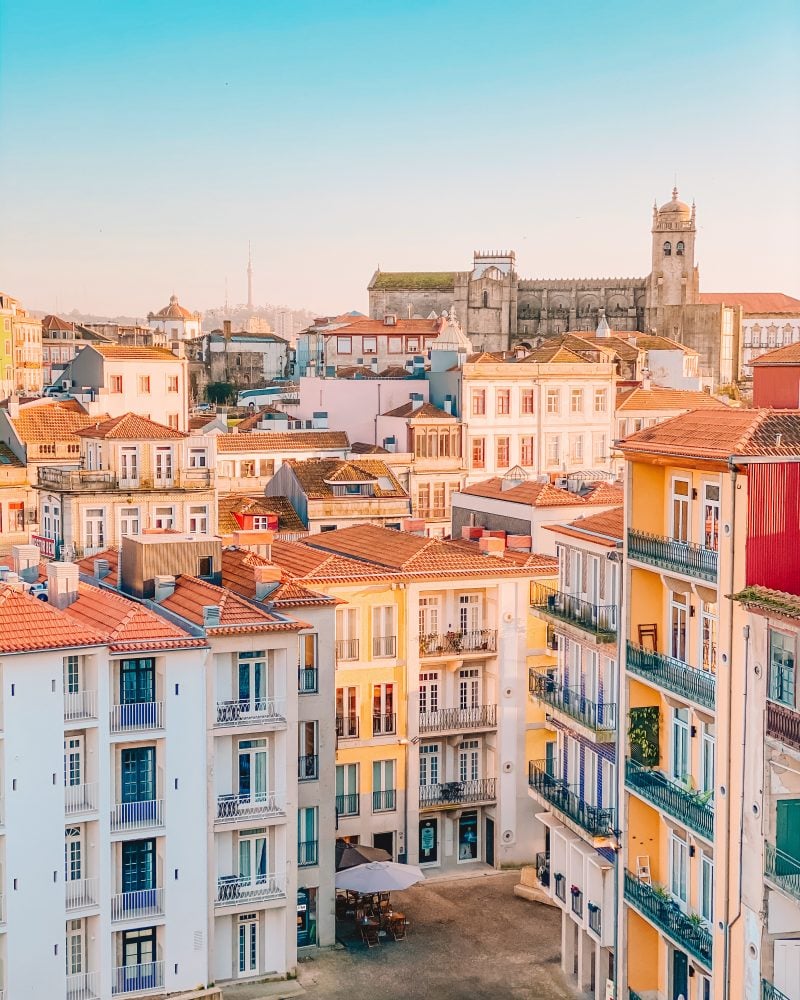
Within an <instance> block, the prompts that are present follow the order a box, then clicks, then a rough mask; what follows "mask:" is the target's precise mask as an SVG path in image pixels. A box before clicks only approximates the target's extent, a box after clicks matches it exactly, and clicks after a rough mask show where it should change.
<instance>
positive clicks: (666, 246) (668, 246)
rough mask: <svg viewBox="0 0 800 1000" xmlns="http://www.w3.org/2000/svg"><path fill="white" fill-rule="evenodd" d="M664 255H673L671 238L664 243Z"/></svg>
mask: <svg viewBox="0 0 800 1000" xmlns="http://www.w3.org/2000/svg"><path fill="white" fill-rule="evenodd" d="M664 256H665V257H671V256H672V244H671V243H670V241H669V240H667V242H666V243H665V244H664Z"/></svg>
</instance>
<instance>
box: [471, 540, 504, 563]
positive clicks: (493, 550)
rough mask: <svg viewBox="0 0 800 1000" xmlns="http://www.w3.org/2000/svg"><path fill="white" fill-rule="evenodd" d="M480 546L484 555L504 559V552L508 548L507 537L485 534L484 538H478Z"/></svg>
mask: <svg viewBox="0 0 800 1000" xmlns="http://www.w3.org/2000/svg"><path fill="white" fill-rule="evenodd" d="M478 548H479V549H480V551H481V552H483V554H484V555H487V556H496V557H498V558H500V559H502V558H503V553H504V552H505V550H506V540H505V538H494V537H492V536H491V535H484V536H483V538H479V539H478Z"/></svg>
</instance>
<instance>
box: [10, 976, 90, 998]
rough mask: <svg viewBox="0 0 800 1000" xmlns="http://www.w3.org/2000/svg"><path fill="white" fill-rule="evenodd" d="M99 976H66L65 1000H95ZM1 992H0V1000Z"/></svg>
mask: <svg viewBox="0 0 800 1000" xmlns="http://www.w3.org/2000/svg"><path fill="white" fill-rule="evenodd" d="M99 991H100V982H99V976H98V974H97V973H96V972H78V973H76V974H75V975H73V976H67V997H66V1000H97V997H99V996H100V992H99ZM2 998H3V991H2V990H0V1000H2Z"/></svg>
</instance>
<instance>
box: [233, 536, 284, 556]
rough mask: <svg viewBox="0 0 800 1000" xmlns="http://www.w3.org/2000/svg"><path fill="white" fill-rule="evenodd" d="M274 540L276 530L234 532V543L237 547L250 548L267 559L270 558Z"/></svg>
mask: <svg viewBox="0 0 800 1000" xmlns="http://www.w3.org/2000/svg"><path fill="white" fill-rule="evenodd" d="M274 541H275V532H274V531H234V533H233V544H234V545H235V546H236V547H237V548H239V549H248V550H249V551H250V552H255V553H257V554H258V555H260V556H263V557H264V558H265V559H269V557H270V555H271V552H272V543H273V542H274Z"/></svg>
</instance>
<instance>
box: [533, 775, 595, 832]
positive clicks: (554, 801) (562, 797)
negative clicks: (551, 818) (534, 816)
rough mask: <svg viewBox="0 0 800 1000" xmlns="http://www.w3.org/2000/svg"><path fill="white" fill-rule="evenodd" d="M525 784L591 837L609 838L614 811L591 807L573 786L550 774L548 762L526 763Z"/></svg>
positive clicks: (576, 787)
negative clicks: (526, 780)
mask: <svg viewBox="0 0 800 1000" xmlns="http://www.w3.org/2000/svg"><path fill="white" fill-rule="evenodd" d="M528 784H529V785H530V787H531V788H532V789H533V791H534V792H536V793H537V794H538V795H541V797H542V798H543V799H544V800H545V802H548V803H549V804H550V805H551V806H553V808H554V809H557V810H558V811H559V812H560V813H563V814H564V815H565V816H567V817H568V818H569V819H571V820H572V821H573V822H575V823H577V824H578V826H580V827H582V828H583V829H584V830H586V832H587V833H589V834H591V836H593V837H610V836H611V835H612V834H613V832H614V810H613V809H611V808H602V807H600V806H593V805H590V804H589V803H588V802H586V801H585V800H584V799H582V798H581V797H580V794H579V789H578V786H577V785H568V784H567V783H566V782H565V781H564V780H563V779H561V778H559V777H557V776H556V775H555V774H553V773H552V763H551V762H550V761H547V760H532V761H530V762H529V763H528Z"/></svg>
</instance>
